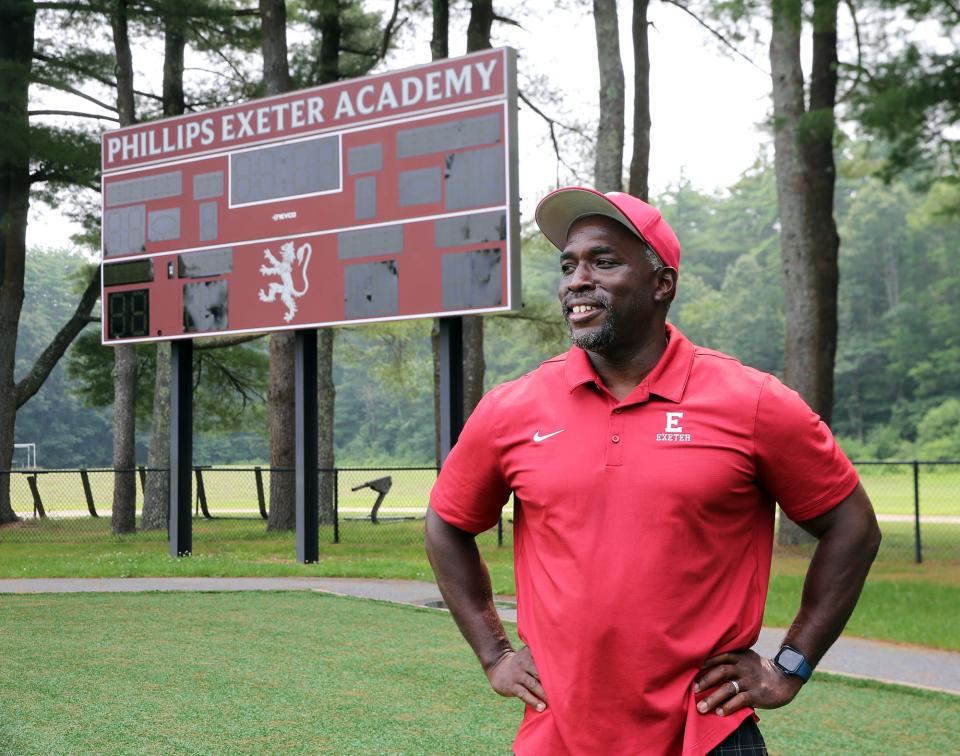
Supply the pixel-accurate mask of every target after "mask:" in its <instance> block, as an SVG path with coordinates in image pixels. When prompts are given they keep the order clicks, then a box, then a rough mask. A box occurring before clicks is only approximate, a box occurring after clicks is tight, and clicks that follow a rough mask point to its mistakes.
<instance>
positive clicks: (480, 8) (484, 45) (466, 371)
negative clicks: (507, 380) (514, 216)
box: [463, 0, 493, 420]
mask: <svg viewBox="0 0 960 756" xmlns="http://www.w3.org/2000/svg"><path fill="white" fill-rule="evenodd" d="M492 26H493V2H492V0H473V2H472V3H471V6H470V24H469V26H468V27H467V52H468V53H471V52H477V51H478V50H488V49H490V47H491V44H490V29H491V27H492ZM483 323H484V319H483V316H482V315H474V316H467V317H464V319H463V419H464V420H466V419H467V418H468V417H470V413H472V412H473V410H474V408H475V407H476V406H477V404H479V402H480V399H481V398H482V397H483V376H484V373H485V372H486V367H487V366H486V363H485V362H484V359H483Z"/></svg>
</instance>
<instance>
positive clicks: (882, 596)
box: [0, 521, 960, 651]
mask: <svg viewBox="0 0 960 756" xmlns="http://www.w3.org/2000/svg"><path fill="white" fill-rule="evenodd" d="M220 524H221V523H219V522H217V521H215V522H214V523H206V524H204V523H202V522H201V523H198V526H197V527H198V532H197V533H195V536H194V548H195V553H194V555H193V556H191V557H188V558H183V559H173V558H171V557H170V556H169V555H168V551H167V544H166V542H165V541H164V540H163V534H162V533H161V534H157V533H142V534H137V535H134V536H123V537H115V538H106V539H104V538H102V537H98V538H92V539H90V540H88V541H74V542H66V543H58V542H45V543H4V544H3V545H2V546H0V577H147V576H171V577H182V576H277V575H316V576H326V577H376V578H406V579H413V580H432V577H433V576H432V572H431V570H430V566H429V564H428V563H427V560H426V556H425V555H424V552H423V547H422V545H421V541H422V527H423V526H422V523H421V522H397V523H389V524H385V525H381V526H376V527H374V526H372V525H370V524H369V523H349V524H347V525H345V526H344V529H343V531H342V536H343V539H344V542H343V543H341V544H338V545H333V544H331V543H329V539H330V536H331V532H330V529H329V528H326V529H323V532H322V534H321V535H322V536H323V537H322V539H321V547H320V554H321V558H320V562H319V563H318V564H313V565H300V564H297V563H296V561H295V560H294V541H293V536H292V534H283V535H271V536H266V535H264V533H263V531H262V527H261V526H259V525H257V527H256V530H254V529H253V528H252V526H251V529H250V532H248V533H246V537H242V538H240V537H238V538H234V539H229V538H226V537H220V536H218V535H216V534H215V533H212V534H205V533H204V531H203V530H202V529H201V526H202V527H207V528H209V527H212V526H213V527H216V526H219V525H220ZM227 524H232V525H236V524H237V523H235V522H234V523H227ZM99 525H100V526H101V527H103V526H105V524H104V523H99ZM351 528H354V529H355V530H354V531H351ZM232 532H236V531H235V530H234V531H232ZM361 537H362V538H363V539H364V541H363V542H361V540H360V539H361ZM480 544H481V549H482V552H483V554H484V558H485V559H486V561H487V564H488V565H489V567H490V574H491V577H492V580H493V585H494V589H495V590H496V591H497V592H498V593H504V594H512V593H514V590H515V588H514V576H513V549H512V548H510V545H511V542H510V529H509V528H506V545H505V546H504V547H503V548H498V547H497V541H496V533H495V532H488V533H485V534H483V535H482V536H480ZM808 560H809V550H807V549H802V548H798V549H790V550H786V549H781V550H778V552H777V555H776V557H775V559H774V566H773V572H772V578H771V582H770V591H769V596H768V600H767V613H766V617H765V622H766V623H767V624H768V625H774V626H786V625H788V624H789V623H790V621H791V620H792V619H793V615H794V613H795V612H796V609H797V606H798V605H799V602H800V592H801V586H802V580H803V574H804V572H805V570H806V564H807V561H808ZM958 616H960V565H957V564H950V563H932V564H922V565H914V564H912V563H911V562H910V561H908V560H907V559H906V558H893V557H890V558H886V559H881V560H879V561H878V562H877V563H876V564H875V565H874V568H873V571H872V573H871V576H870V579H869V581H868V583H867V587H866V589H865V590H864V595H863V598H862V599H861V601H860V604H859V605H858V606H857V610H856V612H855V613H854V615H853V617H852V618H851V620H850V624H849V625H848V630H847V632H848V633H850V634H852V635H859V636H862V637H866V638H876V639H882V640H889V641H895V642H900V643H916V644H921V645H928V646H933V647H937V648H944V649H949V650H955V651H960V625H958V624H957V623H956V622H955V621H954V619H955V618H956V617H958Z"/></svg>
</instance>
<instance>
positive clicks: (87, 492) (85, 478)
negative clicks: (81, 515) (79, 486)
mask: <svg viewBox="0 0 960 756" xmlns="http://www.w3.org/2000/svg"><path fill="white" fill-rule="evenodd" d="M80 481H81V482H82V483H83V495H84V497H85V498H86V500H87V510H88V511H89V512H90V516H91V517H99V516H100V515H98V514H97V507H96V505H95V504H94V503H93V489H91V488H90V475H89V473H88V472H87V468H86V467H83V468H81V469H80Z"/></svg>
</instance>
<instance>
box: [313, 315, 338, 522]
mask: <svg viewBox="0 0 960 756" xmlns="http://www.w3.org/2000/svg"><path fill="white" fill-rule="evenodd" d="M335 337H336V331H335V330H333V329H332V328H321V329H319V330H318V331H317V415H318V416H319V427H318V428H317V466H318V467H319V468H320V469H321V470H333V467H334V465H335V464H336V459H335V458H334V448H333V438H334V437H333V420H334V409H335V402H336V397H337V390H336V387H335V386H334V385H333V342H334V338H335ZM335 487H336V475H335V473H333V472H321V473H320V488H319V492H320V501H319V506H320V522H322V523H326V524H330V523H332V522H333V519H334V511H333V503H334V497H335V495H336V488H335Z"/></svg>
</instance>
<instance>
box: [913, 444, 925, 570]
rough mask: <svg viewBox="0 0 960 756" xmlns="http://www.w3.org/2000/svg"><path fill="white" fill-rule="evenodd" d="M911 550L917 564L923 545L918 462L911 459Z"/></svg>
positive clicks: (921, 556) (920, 557) (920, 560)
mask: <svg viewBox="0 0 960 756" xmlns="http://www.w3.org/2000/svg"><path fill="white" fill-rule="evenodd" d="M913 550H914V558H915V560H916V562H917V564H920V563H921V562H922V561H923V547H922V542H921V540H920V463H919V462H918V461H917V460H913Z"/></svg>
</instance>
